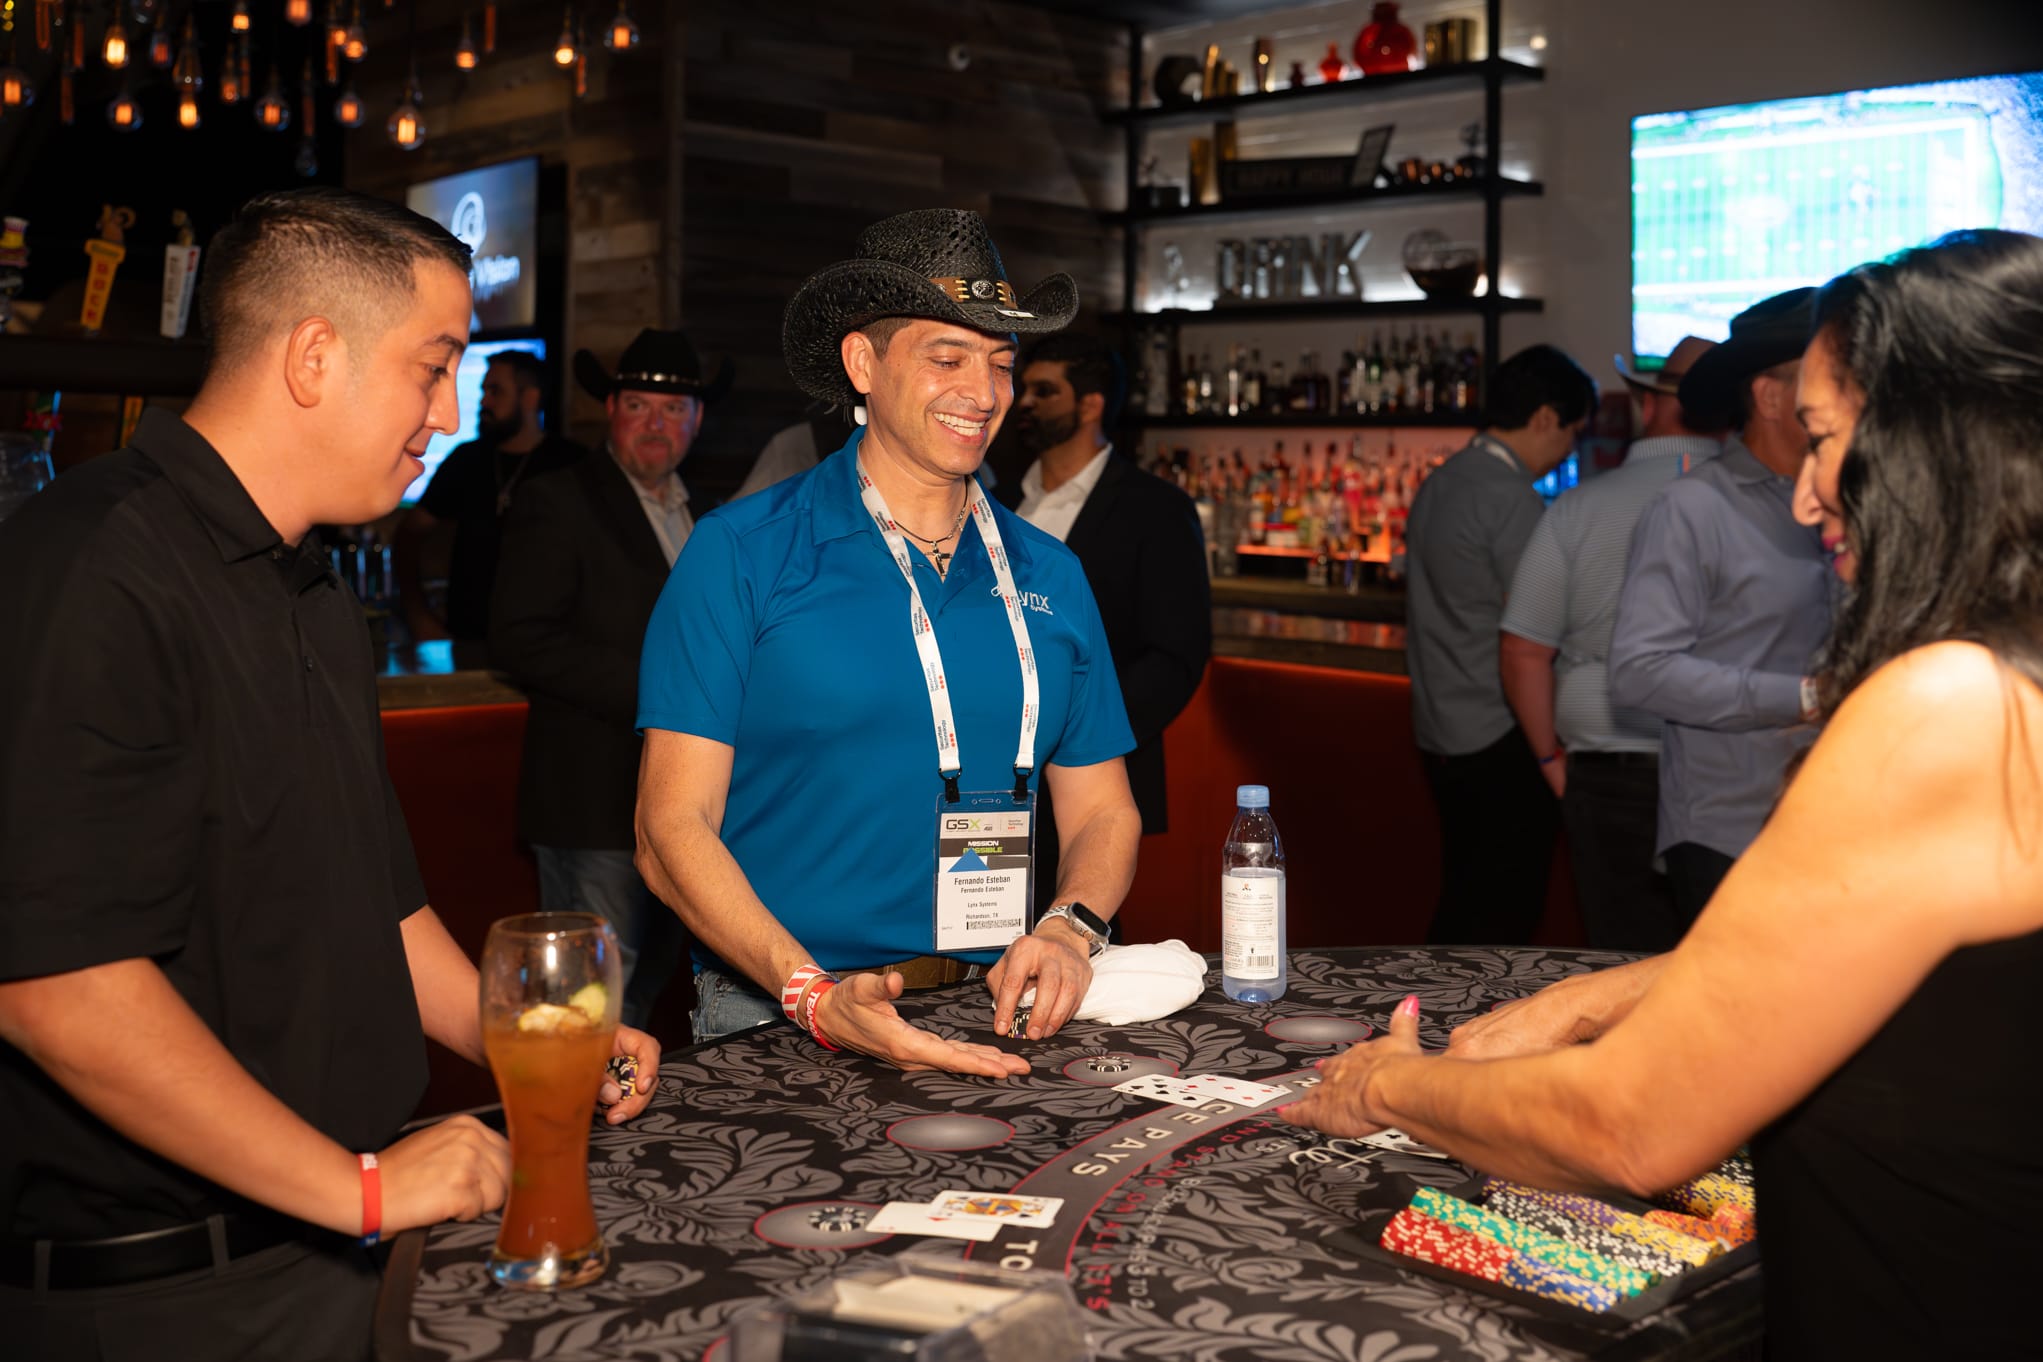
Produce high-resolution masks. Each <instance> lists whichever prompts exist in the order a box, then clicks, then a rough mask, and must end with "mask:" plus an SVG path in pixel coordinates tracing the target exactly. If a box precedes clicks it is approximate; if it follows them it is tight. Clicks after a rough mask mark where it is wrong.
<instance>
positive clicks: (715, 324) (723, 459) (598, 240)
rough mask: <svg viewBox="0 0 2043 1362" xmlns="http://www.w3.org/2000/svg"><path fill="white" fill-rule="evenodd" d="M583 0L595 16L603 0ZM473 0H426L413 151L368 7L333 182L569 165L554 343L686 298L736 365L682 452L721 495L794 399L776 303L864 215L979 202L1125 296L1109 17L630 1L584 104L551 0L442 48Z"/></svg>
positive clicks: (1116, 83)
mask: <svg viewBox="0 0 2043 1362" xmlns="http://www.w3.org/2000/svg"><path fill="white" fill-rule="evenodd" d="M585 8H588V9H589V11H590V13H589V23H590V25H591V35H590V36H592V37H595V36H597V32H596V30H595V29H594V25H595V23H596V21H597V20H598V19H599V18H602V17H605V16H607V15H608V14H609V12H610V10H609V7H608V4H607V3H605V4H600V5H593V6H585ZM468 12H472V11H469V10H464V7H463V6H462V5H461V4H460V3H458V0H421V3H420V6H419V12H418V28H417V34H418V36H417V51H418V53H419V54H420V55H419V75H420V78H421V81H422V83H423V85H424V89H425V103H424V109H425V114H426V122H427V130H428V136H427V140H426V143H425V145H424V146H423V147H422V148H421V149H419V150H418V151H416V152H412V153H404V152H400V151H398V150H396V149H395V148H393V147H392V146H391V145H390V144H389V141H388V140H387V138H386V136H385V134H384V128H383V124H384V120H385V119H386V118H387V117H388V116H389V112H390V110H391V109H392V108H393V107H395V105H396V103H397V100H398V96H399V91H400V89H401V86H402V83H403V80H404V74H405V59H406V52H407V46H406V42H405V34H406V27H405V23H404V21H403V20H402V19H400V18H399V17H398V16H401V15H403V14H404V11H403V10H402V9H399V10H395V11H391V12H390V15H389V16H385V17H381V18H380V19H378V18H376V17H372V21H371V22H372V29H371V35H370V36H371V40H372V45H371V52H370V55H369V58H368V60H367V61H366V62H364V63H363V66H362V68H361V69H360V71H359V73H358V81H357V84H358V88H359V89H360V90H361V93H362V95H363V98H364V100H365V101H366V102H367V104H368V109H369V114H368V121H367V123H366V124H365V126H364V127H363V128H361V129H360V130H359V131H357V132H356V133H354V134H352V135H351V136H350V138H349V141H348V147H347V157H348V181H349V184H350V185H351V186H352V187H355V188H359V189H363V190H366V191H368V192H371V193H379V194H385V195H389V196H393V197H399V196H401V195H402V194H403V191H404V188H405V186H406V185H408V184H411V183H414V182H416V181H419V180H423V179H430V178H432V177H434V176H437V175H444V174H449V173H452V172H454V171H457V170H462V169H467V168H470V167H473V166H477V165H483V164H487V163H488V162H491V161H496V160H502V159H505V158H508V157H512V156H517V155H524V154H531V153H536V154H538V155H539V156H541V157H542V158H544V159H545V161H546V162H547V163H548V164H551V165H560V164H565V165H566V167H567V170H568V194H569V200H570V203H569V215H570V233H571V242H570V249H569V254H568V273H569V277H568V286H567V306H566V326H567V348H568V350H569V351H570V352H571V351H572V350H573V349H574V348H576V347H581V346H587V347H589V348H590V349H593V350H595V351H596V352H597V353H598V354H599V355H600V356H602V357H603V358H604V359H605V360H606V361H614V359H615V358H616V356H617V354H618V352H619V351H621V350H622V349H623V348H624V346H625V344H626V343H627V342H629V341H630V339H631V337H632V336H633V335H635V334H637V332H638V330H639V328H641V327H645V326H660V325H663V324H664V325H672V324H675V322H677V321H678V322H680V323H681V324H684V325H686V326H687V328H688V329H689V331H690V334H691V336H692V338H693V339H694V341H695V343H696V347H697V349H698V350H700V351H701V352H702V353H703V354H704V356H705V358H706V359H707V361H708V362H709V363H711V364H714V363H715V362H716V357H718V356H720V355H725V354H728V355H730V356H731V357H732V359H733V360H734V361H735V363H736V365H737V369H738V382H737V387H736V389H735V391H734V393H733V395H732V396H731V397H730V398H729V399H728V400H726V401H725V402H723V403H721V404H719V405H718V407H717V408H715V409H714V410H713V411H712V412H711V414H710V419H709V420H708V421H707V422H706V423H705V426H704V429H703V433H702V436H701V438H700V440H699V441H698V443H697V446H696V449H695V452H694V453H693V455H692V456H691V458H690V461H689V468H688V476H689V481H690V485H691V486H692V487H695V488H697V489H698V492H699V493H700V494H701V495H702V496H703V497H705V498H706V499H714V498H720V497H722V496H723V495H725V494H727V493H728V492H729V491H730V490H731V489H732V488H733V487H735V486H736V484H737V483H738V482H739V481H740V480H741V479H742V478H743V477H744V474H745V472H746V471H747V469H748V468H749V467H750V465H751V461H752V459H753V458H754V457H756V455H757V454H758V451H759V449H760V447H761V446H762V445H764V444H765V442H766V440H767V438H768V437H770V436H771V435H772V434H773V432H774V431H776V430H778V429H780V428H781V427H782V426H785V425H787V424H789V423H791V422H794V421H796V420H799V419H801V418H802V413H803V399H802V398H801V396H800V395H799V393H798V392H797V391H796V389H795V388H794V385H793V383H792V382H791V381H790V380H789V379H788V377H787V372H786V369H785V366H784V365H783V364H782V362H781V356H780V324H781V314H782V310H783V308H784V307H785V305H786V302H787V300H788V298H789V297H790V296H791V295H792V294H793V293H794V290H795V288H796V287H797V285H799V284H800V282H801V280H802V279H803V278H804V277H806V276H807V275H808V274H809V273H811V272H812V271H814V270H815V269H817V268H819V267H820V266H822V265H825V264H828V263H829V262H831V261H833V260H837V259H841V258H843V257H845V256H848V255H850V254H851V253H852V250H853V248H854V247H855V245H856V241H857V237H858V233H859V231H860V229H861V228H863V227H864V226H865V225H866V224H867V223H870V222H872V221H874V220H876V219H878V218H881V217H884V216H887V215H888V214H891V213H897V212H903V211H906V210H908V209H911V208H925V207H959V208H971V209H975V210H977V211H978V212H980V213H982V214H984V215H985V216H986V217H987V219H988V221H989V222H991V223H992V225H993V229H994V234H995V238H996V240H998V241H999V243H1000V245H1001V247H1002V249H1003V251H1004V252H1005V254H1006V259H1007V266H1008V271H1009V274H1010V276H1011V277H1012V278H1014V279H1015V280H1016V281H1017V282H1018V283H1020V284H1021V285H1023V286H1024V287H1026V285H1027V284H1028V283H1030V282H1033V281H1034V280H1035V279H1038V278H1040V277H1041V276H1042V275H1043V274H1045V273H1048V272H1050V271H1053V270H1068V271H1070V272H1071V273H1072V274H1073V275H1074V276H1075V277H1076V278H1077V279H1078V281H1079V285H1080V288H1081V290H1082V292H1083V294H1084V296H1085V300H1086V304H1087V308H1088V311H1091V310H1093V309H1096V308H1098V307H1100V306H1102V305H1106V306H1112V305H1114V304H1115V303H1116V302H1117V301H1118V298H1119V296H1120V292H1119V291H1120V248H1119V243H1118V238H1117V237H1116V236H1115V235H1114V234H1113V233H1111V232H1109V231H1107V230H1106V229H1104V228H1102V227H1101V226H1100V224H1099V221H1098V216H1097V215H1098V214H1099V213H1100V212H1101V211H1104V210H1111V209H1117V208H1119V207H1121V206H1122V204H1121V197H1122V189H1121V186H1122V173H1123V172H1122V158H1121V153H1120V148H1121V139H1120V134H1119V133H1118V131H1116V130H1114V129H1111V128H1109V127H1107V126H1106V125H1104V124H1103V123H1102V122H1101V119H1100V115H1101V113H1102V111H1104V110H1106V109H1108V108H1111V107H1115V106H1118V105H1119V104H1121V103H1123V102H1124V101H1125V98H1126V94H1125V90H1126V63H1127V37H1126V32H1125V30H1124V29H1122V28H1121V27H1119V26H1118V25H1113V24H1106V23H1100V22H1097V21H1093V20H1087V19H1078V18H1071V17H1067V16H1060V15H1048V14H1045V13H1043V12H1041V11H1039V10H1036V9H1034V8H1032V7H1030V6H1027V5H1023V4H1017V3H1007V2H1006V0H869V2H868V3H865V4H862V5H855V6H854V5H845V4H843V3H841V0H769V2H768V3H760V0H666V7H665V9H664V10H663V9H662V8H661V7H660V5H659V4H658V3H657V2H656V0H647V2H646V3H643V4H634V5H633V10H632V12H633V15H634V17H635V18H636V19H637V21H638V23H639V26H640V28H641V31H642V32H643V34H644V42H643V43H642V45H641V46H640V48H639V49H638V50H637V51H635V52H633V53H631V54H628V55H613V54H610V53H605V52H600V51H599V52H596V53H595V54H594V55H593V57H592V59H591V88H590V92H589V97H588V98H587V99H586V100H583V101H579V102H578V101H575V100H574V99H572V97H571V94H570V90H569V83H568V81H567V80H566V79H564V78H563V77H562V76H561V75H560V74H559V73H558V72H557V71H556V70H555V68H554V67H553V65H552V62H551V56H550V54H551V52H552V49H553V38H554V35H555V34H556V33H557V32H558V31H559V28H560V23H561V9H560V7H559V6H558V5H549V4H503V5H500V6H499V13H500V20H499V36H498V51H497V54H496V55H495V56H494V57H493V58H485V59H484V60H483V62H482V64H481V66H480V67H479V68H478V69H477V70H475V71H473V72H468V73H461V72H457V71H455V70H454V69H453V66H452V61H451V53H452V51H453V48H454V44H455V40H456V38H457V37H458V35H459V32H460V27H461V22H462V18H463V15H464V13H468ZM373 13H374V12H373V9H372V16H373ZM957 44H962V45H963V46H964V48H965V49H966V51H967V52H968V53H969V54H970V59H969V64H968V65H967V66H966V67H965V69H963V70H962V71H960V70H957V69H954V68H953V65H952V63H951V60H950V56H951V49H952V47H953V46H954V45H957ZM676 113H678V114H679V118H678V126H677V125H676V124H677V119H676V117H675V114H676ZM676 166H679V167H680V173H679V193H678V195H676V194H675V193H674V192H673V190H674V187H675V175H674V170H673V168H674V167H676ZM677 218H678V221H677ZM566 387H567V388H568V390H569V393H570V398H569V406H568V414H569V418H570V419H569V427H570V433H572V434H574V435H575V436H576V437H577V438H579V439H583V440H584V441H593V440H596V439H600V438H601V435H602V411H601V408H600V407H599V406H598V405H597V404H595V403H593V402H591V401H590V400H589V399H587V398H586V397H584V396H582V395H581V394H580V393H579V391H578V390H575V389H574V386H573V384H572V383H571V382H569V383H567V384H566Z"/></svg>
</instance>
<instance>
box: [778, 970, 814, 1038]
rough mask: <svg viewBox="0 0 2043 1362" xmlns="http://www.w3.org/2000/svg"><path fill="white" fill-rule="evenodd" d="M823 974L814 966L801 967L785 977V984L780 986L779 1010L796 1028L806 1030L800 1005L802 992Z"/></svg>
mask: <svg viewBox="0 0 2043 1362" xmlns="http://www.w3.org/2000/svg"><path fill="white" fill-rule="evenodd" d="M822 973H823V967H822V966H821V965H816V964H808V965H803V966H802V967H801V968H800V969H798V970H796V971H795V972H794V973H793V974H790V975H788V976H787V982H786V983H784V984H782V985H781V986H780V1010H781V1012H782V1013H783V1014H784V1015H785V1016H786V1017H787V1019H788V1020H789V1021H791V1022H793V1023H794V1024H795V1025H796V1026H800V1027H802V1028H803V1029H804V1030H806V1029H808V1028H807V1025H806V1023H804V1022H803V1021H802V1018H801V1012H800V1004H801V1001H802V990H803V989H806V988H807V987H808V986H809V985H810V984H812V983H814V982H815V981H816V979H817V978H818V977H820V976H821V975H822Z"/></svg>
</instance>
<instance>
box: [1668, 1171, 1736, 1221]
mask: <svg viewBox="0 0 2043 1362" xmlns="http://www.w3.org/2000/svg"><path fill="white" fill-rule="evenodd" d="M1653 1199H1654V1200H1655V1201H1657V1202H1659V1203H1660V1204H1661V1205H1662V1206H1666V1207H1668V1208H1669V1209H1671V1210H1676V1211H1681V1212H1683V1213H1685V1214H1687V1215H1692V1216H1696V1217H1698V1218H1699V1219H1703V1220H1707V1219H1709V1218H1710V1217H1711V1216H1713V1215H1715V1214H1716V1213H1717V1209H1718V1208H1719V1207H1721V1206H1735V1207H1737V1208H1739V1209H1740V1210H1746V1211H1756V1210H1757V1209H1758V1201H1757V1199H1756V1198H1755V1197H1754V1195H1753V1190H1752V1186H1751V1184H1749V1183H1741V1182H1737V1181H1734V1180H1733V1179H1731V1178H1727V1177H1723V1176H1720V1175H1719V1174H1716V1173H1704V1174H1703V1175H1702V1176H1701V1177H1696V1178H1690V1179H1689V1180H1688V1181H1687V1182H1683V1183H1679V1184H1677V1185H1676V1186H1673V1187H1669V1188H1668V1189H1667V1190H1666V1191H1664V1192H1662V1193H1661V1194H1660V1195H1659V1196H1657V1197H1655V1198H1653Z"/></svg>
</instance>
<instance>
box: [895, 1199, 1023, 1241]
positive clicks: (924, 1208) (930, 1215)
mask: <svg viewBox="0 0 2043 1362" xmlns="http://www.w3.org/2000/svg"><path fill="white" fill-rule="evenodd" d="M1000 1224H1001V1222H1000V1221H998V1220H994V1219H989V1218H988V1217H986V1216H983V1215H962V1214H960V1213H958V1212H956V1211H946V1210H939V1209H938V1208H936V1207H935V1206H928V1205H924V1204H923V1203H921V1202H919V1201H889V1202H888V1203H887V1204H886V1205H885V1206H882V1207H881V1208H880V1213H879V1214H878V1215H876V1216H874V1217H873V1218H872V1219H870V1220H868V1221H866V1222H865V1227H866V1228H867V1229H869V1230H872V1231H874V1232H875V1233H878V1234H935V1235H941V1236H942V1237H944V1238H946V1239H975V1240H977V1241H979V1242H980V1243H982V1244H983V1243H985V1242H986V1241H987V1240H989V1239H991V1238H993V1236H995V1235H997V1234H999V1233H1000Z"/></svg>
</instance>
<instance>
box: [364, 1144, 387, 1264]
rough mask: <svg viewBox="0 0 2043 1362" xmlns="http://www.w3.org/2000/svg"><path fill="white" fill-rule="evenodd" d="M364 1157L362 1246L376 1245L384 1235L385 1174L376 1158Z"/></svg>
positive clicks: (366, 1155)
mask: <svg viewBox="0 0 2043 1362" xmlns="http://www.w3.org/2000/svg"><path fill="white" fill-rule="evenodd" d="M361 1157H362V1244H363V1246H364V1247H368V1246H371V1245H374V1244H375V1242H376V1241H377V1240H378V1239H379V1238H381V1237H382V1235H383V1174H382V1172H381V1170H379V1169H378V1168H377V1167H376V1156H375V1155H374V1154H364V1155H362V1156H361Z"/></svg>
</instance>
